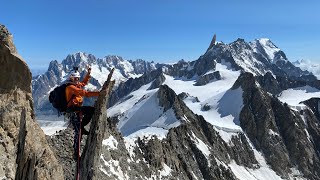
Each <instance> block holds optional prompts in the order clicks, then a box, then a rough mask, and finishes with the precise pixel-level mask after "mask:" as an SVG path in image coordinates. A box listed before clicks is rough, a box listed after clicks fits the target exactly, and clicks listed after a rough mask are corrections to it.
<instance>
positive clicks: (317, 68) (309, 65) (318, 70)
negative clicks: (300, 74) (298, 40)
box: [292, 60, 320, 79]
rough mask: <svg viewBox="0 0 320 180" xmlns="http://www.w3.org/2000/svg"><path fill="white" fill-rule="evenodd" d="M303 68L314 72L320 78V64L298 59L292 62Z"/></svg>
mask: <svg viewBox="0 0 320 180" xmlns="http://www.w3.org/2000/svg"><path fill="white" fill-rule="evenodd" d="M292 64H293V65H295V66H297V67H299V68H300V69H302V70H306V71H309V72H312V73H313V75H315V76H316V77H317V78H318V79H320V64H318V63H314V62H311V61H309V60H297V61H294V62H293V63H292Z"/></svg>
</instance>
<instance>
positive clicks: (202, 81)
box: [195, 71, 221, 86]
mask: <svg viewBox="0 0 320 180" xmlns="http://www.w3.org/2000/svg"><path fill="white" fill-rule="evenodd" d="M217 80H221V75H220V72H219V71H215V72H213V73H209V74H205V75H203V76H201V77H199V79H198V80H197V82H196V84H195V86H203V85H206V84H208V83H209V82H212V81H217Z"/></svg>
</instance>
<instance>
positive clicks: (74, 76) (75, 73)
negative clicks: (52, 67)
mask: <svg viewBox="0 0 320 180" xmlns="http://www.w3.org/2000/svg"><path fill="white" fill-rule="evenodd" d="M76 77H77V78H80V73H79V72H77V71H76V72H72V73H70V75H69V79H71V78H76Z"/></svg>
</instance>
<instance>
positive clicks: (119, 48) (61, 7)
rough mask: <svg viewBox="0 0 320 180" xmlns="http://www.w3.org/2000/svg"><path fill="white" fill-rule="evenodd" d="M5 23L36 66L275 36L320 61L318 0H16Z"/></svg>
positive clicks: (174, 56)
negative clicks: (76, 56)
mask: <svg viewBox="0 0 320 180" xmlns="http://www.w3.org/2000/svg"><path fill="white" fill-rule="evenodd" d="M1 6H2V8H1V16H0V24H4V25H6V26H7V27H8V29H9V31H10V32H11V33H12V34H13V35H14V42H15V45H16V46H17V48H18V52H19V53H20V54H21V56H22V57H23V58H24V59H25V60H26V62H27V63H28V64H29V65H30V66H31V67H39V66H43V67H48V64H49V62H50V61H51V60H54V59H56V60H58V61H62V60H63V59H64V58H65V57H66V56H67V55H68V54H71V53H75V52H78V51H82V52H86V53H91V54H94V55H95V56H96V57H98V58H102V57H104V56H106V55H120V56H122V57H124V58H125V59H133V60H135V59H137V58H141V59H145V60H148V61H151V60H153V61H156V62H175V61H178V60H180V59H185V60H189V61H191V60H196V59H197V58H198V57H199V56H200V55H202V54H203V53H204V52H205V50H206V49H207V47H208V46H209V44H210V41H211V39H212V36H213V34H214V33H216V34H217V40H218V41H223V42H225V43H230V42H233V41H235V40H236V39H237V38H239V37H240V38H243V39H245V40H246V41H252V40H254V39H256V38H269V39H271V40H272V41H273V42H274V43H275V44H276V45H277V46H278V47H279V48H281V49H282V50H283V51H284V52H285V53H286V55H287V57H288V58H289V60H292V61H294V60H297V59H308V60H311V61H314V62H317V63H320V43H319V42H320V34H319V33H320V13H319V12H318V11H319V9H320V1H316V0H310V1H307V2H304V3H302V1H276V0H269V1H265V2H260V1H253V0H242V1H228V0H227V1H216V2H215V1H213V0H202V1H194V0H184V1H182V0H171V1H169V0H161V1H160V0H131V1H129V0H87V1H85V0H54V1H49V0H47V1H45V0H28V1H21V0H10V1H2V2H1Z"/></svg>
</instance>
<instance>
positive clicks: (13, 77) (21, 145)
mask: <svg viewBox="0 0 320 180" xmlns="http://www.w3.org/2000/svg"><path fill="white" fill-rule="evenodd" d="M0 64H1V66H0V70H1V72H2V73H1V75H0V99H1V101H0V142H1V143H0V152H1V158H0V162H1V163H0V177H1V179H63V171H62V167H61V165H60V164H59V163H58V161H57V159H56V158H55V155H54V153H53V152H52V150H51V149H50V147H49V146H48V143H47V141H46V138H45V135H44V133H43V131H42V130H41V129H40V127H39V125H38V123H37V122H36V120H35V116H34V109H33V102H32V101H33V99H32V94H31V73H30V70H29V68H28V66H27V64H26V63H25V62H24V61H23V59H21V57H19V56H18V55H17V51H16V48H15V46H14V44H13V39H12V35H11V34H10V33H9V32H8V30H7V29H6V27H4V26H3V25H0Z"/></svg>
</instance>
